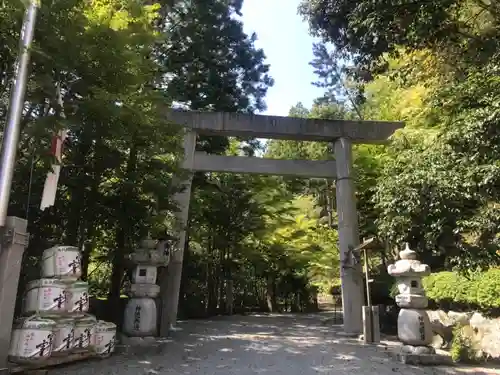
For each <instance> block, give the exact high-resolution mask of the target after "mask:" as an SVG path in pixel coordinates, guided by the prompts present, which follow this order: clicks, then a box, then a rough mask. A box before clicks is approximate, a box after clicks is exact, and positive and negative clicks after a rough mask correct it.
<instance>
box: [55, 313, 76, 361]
mask: <svg viewBox="0 0 500 375" xmlns="http://www.w3.org/2000/svg"><path fill="white" fill-rule="evenodd" d="M74 345H75V320H74V319H71V318H63V319H57V320H56V322H55V327H54V341H53V345H52V354H56V353H64V352H67V351H69V350H71V349H73V346H74Z"/></svg>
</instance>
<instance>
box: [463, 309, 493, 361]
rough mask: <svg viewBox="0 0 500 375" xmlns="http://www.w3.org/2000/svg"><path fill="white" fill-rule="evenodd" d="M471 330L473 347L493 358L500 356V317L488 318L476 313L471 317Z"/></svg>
mask: <svg viewBox="0 0 500 375" xmlns="http://www.w3.org/2000/svg"><path fill="white" fill-rule="evenodd" d="M470 327H471V328H472V331H473V333H471V332H469V335H470V336H471V341H472V343H473V348H474V349H475V350H476V351H478V352H482V353H483V354H484V355H486V356H487V357H490V358H493V359H499V358H500V318H496V319H488V318H485V317H484V316H483V315H481V314H479V313H474V314H473V315H472V317H471V319H470Z"/></svg>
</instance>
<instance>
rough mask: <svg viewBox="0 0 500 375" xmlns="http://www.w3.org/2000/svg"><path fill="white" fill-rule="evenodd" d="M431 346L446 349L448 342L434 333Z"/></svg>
mask: <svg viewBox="0 0 500 375" xmlns="http://www.w3.org/2000/svg"><path fill="white" fill-rule="evenodd" d="M431 346H432V347H433V348H435V349H447V347H448V343H447V342H445V341H444V339H443V338H442V337H441V336H440V335H434V337H433V338H432V343H431Z"/></svg>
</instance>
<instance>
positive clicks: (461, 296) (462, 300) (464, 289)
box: [423, 272, 471, 304]
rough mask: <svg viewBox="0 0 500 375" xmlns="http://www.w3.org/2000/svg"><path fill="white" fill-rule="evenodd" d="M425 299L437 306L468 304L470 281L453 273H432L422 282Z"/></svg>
mask: <svg viewBox="0 0 500 375" xmlns="http://www.w3.org/2000/svg"><path fill="white" fill-rule="evenodd" d="M423 285H424V289H425V292H426V294H427V297H429V299H431V300H433V301H434V302H436V303H438V304H452V303H458V304H469V303H471V301H470V295H469V293H470V288H471V280H469V279H467V278H466V277H465V276H461V275H459V274H457V273H455V272H439V273H434V274H432V275H430V276H428V277H425V278H424V280H423Z"/></svg>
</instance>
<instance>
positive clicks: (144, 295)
mask: <svg viewBox="0 0 500 375" xmlns="http://www.w3.org/2000/svg"><path fill="white" fill-rule="evenodd" d="M164 245H165V244H164V242H162V241H160V242H158V241H156V240H144V241H142V243H141V246H140V249H138V250H137V251H135V252H134V253H132V254H130V257H129V260H130V262H131V263H132V264H135V266H134V268H133V272H132V284H131V285H130V290H129V292H128V294H129V297H131V298H130V299H129V300H128V302H127V306H126V308H125V317H124V324H123V332H124V333H125V334H126V335H127V336H129V337H146V336H155V335H156V333H157V332H156V327H157V308H156V302H155V298H156V297H158V295H159V294H160V286H159V285H157V284H156V277H157V272H158V271H157V267H159V266H166V265H167V264H168V262H169V260H170V252H169V249H168V248H166V247H165V246H164Z"/></svg>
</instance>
